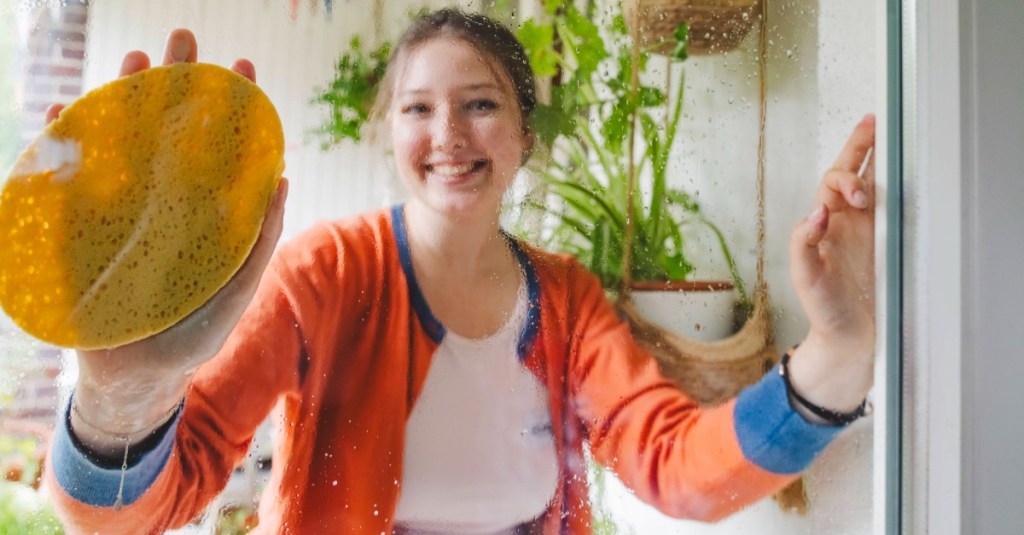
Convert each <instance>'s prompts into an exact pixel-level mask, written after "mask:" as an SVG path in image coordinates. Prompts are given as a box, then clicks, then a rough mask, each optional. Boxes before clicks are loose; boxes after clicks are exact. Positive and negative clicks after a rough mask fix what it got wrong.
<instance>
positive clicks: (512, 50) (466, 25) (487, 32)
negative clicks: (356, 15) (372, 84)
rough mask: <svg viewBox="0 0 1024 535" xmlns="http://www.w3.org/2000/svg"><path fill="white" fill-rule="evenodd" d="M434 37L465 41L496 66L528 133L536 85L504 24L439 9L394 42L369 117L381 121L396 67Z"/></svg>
mask: <svg viewBox="0 0 1024 535" xmlns="http://www.w3.org/2000/svg"><path fill="white" fill-rule="evenodd" d="M434 38H449V39H458V40H461V41H464V42H466V43H467V44H469V45H470V46H472V47H473V48H475V49H476V50H477V52H479V53H480V54H482V55H483V56H484V58H485V59H487V60H490V61H492V62H493V63H494V64H495V65H497V66H499V67H500V71H501V72H503V73H504V74H505V76H507V77H508V79H509V81H511V82H512V89H513V91H514V92H515V96H516V102H517V103H518V105H519V113H520V117H521V118H522V124H523V131H524V132H529V131H530V114H532V113H533V110H534V108H536V107H537V91H536V82H535V81H534V76H533V70H532V69H531V68H530V59H529V57H528V56H527V54H526V50H525V49H524V48H523V45H522V44H520V43H519V41H518V40H517V39H516V36H515V34H513V33H512V31H511V30H510V29H508V28H507V27H506V26H505V25H503V24H501V23H500V22H498V21H496V20H494V19H491V18H490V17H487V16H486V15H481V14H477V13H466V12H464V11H461V10H459V9H450V8H446V9H441V10H438V11H433V12H429V13H426V14H424V15H421V16H419V17H417V18H416V19H415V20H414V21H413V23H412V24H411V25H410V26H409V28H407V29H406V30H405V33H403V34H402V37H401V38H400V39H399V40H398V44H396V45H395V48H394V50H393V51H392V52H391V57H390V58H389V59H388V66H387V70H386V71H385V73H384V77H383V78H382V79H381V83H380V89H379V91H378V93H377V98H376V100H375V102H374V104H373V112H372V116H373V117H375V118H376V119H382V118H383V117H384V116H386V115H387V111H388V108H389V107H390V106H391V100H392V98H393V96H394V92H395V81H396V80H395V79H396V78H397V76H398V75H397V73H396V71H397V70H398V65H399V64H400V63H401V62H402V61H403V60H404V58H405V57H406V56H408V55H409V54H410V53H411V52H412V51H414V50H415V49H416V48H417V47H419V46H420V45H422V44H423V43H425V42H427V41H429V40H431V39H434Z"/></svg>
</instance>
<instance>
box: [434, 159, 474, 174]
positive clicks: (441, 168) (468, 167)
mask: <svg viewBox="0 0 1024 535" xmlns="http://www.w3.org/2000/svg"><path fill="white" fill-rule="evenodd" d="M485 165H487V162H486V161H485V160H476V161H473V162H467V163H463V164H427V166H426V167H427V172H428V173H435V174H438V175H444V176H459V175H464V174H466V173H471V172H473V171H479V170H480V169H483V168H484V166H485Z"/></svg>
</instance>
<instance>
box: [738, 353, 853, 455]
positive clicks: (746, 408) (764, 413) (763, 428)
mask: <svg viewBox="0 0 1024 535" xmlns="http://www.w3.org/2000/svg"><path fill="white" fill-rule="evenodd" d="M733 415H734V417H735V421H736V436H737V438H738V439H739V442H740V448H741V449H742V450H743V455H744V457H746V458H747V460H749V461H750V462H752V463H754V464H756V465H757V466H759V467H761V468H763V469H765V470H767V471H769V472H774V473H776V474H795V473H798V472H801V471H803V470H804V469H805V468H807V467H808V466H809V465H810V464H811V461H813V460H814V458H815V457H816V456H817V455H818V453H820V452H821V450H823V449H825V446H828V444H829V443H830V442H832V439H833V438H835V436H836V435H838V434H839V432H840V431H842V430H843V429H845V427H836V426H831V425H819V424H815V423H811V422H808V421H807V419H806V418H804V417H803V416H802V415H801V414H800V413H798V412H797V411H796V410H795V409H794V408H793V405H792V404H791V401H790V398H789V393H788V392H787V391H786V384H785V383H784V382H783V380H782V376H781V375H779V367H778V366H775V367H774V368H772V370H771V371H770V372H768V373H767V374H765V376H764V377H762V378H761V380H760V381H759V382H758V383H757V384H754V385H751V386H749V387H747V388H746V389H745V390H743V392H740V395H739V397H738V398H737V399H736V408H735V411H734V413H733Z"/></svg>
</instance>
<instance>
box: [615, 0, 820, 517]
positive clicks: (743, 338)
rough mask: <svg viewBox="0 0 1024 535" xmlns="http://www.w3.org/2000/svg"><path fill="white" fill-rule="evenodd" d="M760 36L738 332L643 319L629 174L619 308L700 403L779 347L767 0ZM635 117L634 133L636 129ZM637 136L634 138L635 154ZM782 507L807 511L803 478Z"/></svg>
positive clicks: (756, 374) (731, 390)
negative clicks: (672, 326) (748, 285)
mask: <svg viewBox="0 0 1024 535" xmlns="http://www.w3.org/2000/svg"><path fill="white" fill-rule="evenodd" d="M760 11H761V13H760V22H759V27H760V32H759V33H760V35H759V45H758V71H759V77H758V78H759V84H758V103H759V119H758V122H759V132H758V142H757V282H756V285H755V287H754V298H753V308H752V310H751V313H750V316H749V317H748V318H747V320H746V322H745V323H744V325H743V327H742V328H741V329H740V330H739V331H738V332H736V333H735V334H733V335H731V336H729V337H727V338H724V339H721V340H715V341H711V342H708V341H703V340H696V339H692V338H688V337H684V336H681V335H678V334H676V333H674V332H671V331H668V330H666V329H663V328H661V327H659V326H657V325H655V324H653V323H651V322H650V321H648V320H647V319H645V318H644V317H643V316H642V315H641V314H640V312H639V311H638V310H637V309H636V307H635V305H634V304H633V301H632V299H631V297H630V293H631V286H632V282H633V281H632V277H631V273H630V270H631V265H632V260H633V254H632V253H633V240H634V239H635V231H634V228H633V225H634V224H635V223H634V215H633V210H634V198H635V195H636V182H637V180H636V173H637V170H636V168H635V165H634V162H633V159H632V158H631V159H630V162H629V168H628V170H627V171H628V173H627V177H628V178H627V180H628V183H627V196H628V197H627V210H626V232H625V236H624V239H623V242H624V243H623V247H624V251H623V271H622V280H623V290H622V293H621V294H620V297H619V300H618V302H617V303H616V307H617V308H618V309H619V312H620V314H622V315H623V317H624V318H625V319H626V320H627V321H628V322H629V324H630V329H631V331H632V332H633V336H634V337H635V338H636V340H637V342H638V343H639V344H640V345H641V346H642V347H644V349H646V350H647V351H648V352H650V353H651V354H652V355H653V356H654V357H655V359H656V360H657V361H658V364H659V365H660V367H661V369H662V372H663V373H664V374H665V376H666V377H667V378H668V379H670V380H672V381H674V382H675V383H676V384H677V385H679V387H680V388H681V389H682V390H683V391H684V392H686V393H687V394H688V395H689V396H690V397H692V398H693V399H694V400H696V401H697V402H699V403H701V404H707V405H716V404H720V403H723V402H725V401H727V400H729V399H731V398H733V397H735V396H736V395H737V394H738V393H739V392H740V391H741V390H742V389H743V388H744V387H746V386H747V385H750V384H752V383H754V382H756V381H758V380H759V379H760V378H761V377H762V376H763V375H764V373H765V372H766V371H768V370H769V369H771V367H772V366H774V365H775V364H776V362H778V359H779V356H780V355H779V352H778V350H777V349H776V347H775V329H774V324H773V322H772V318H771V298H770V295H769V291H768V282H767V279H766V276H765V257H766V246H765V241H766V236H767V232H766V230H765V229H766V224H765V219H766V216H765V205H766V203H765V192H766V187H765V186H766V181H765V140H766V119H767V97H766V95H767V87H766V86H767V82H766V79H767V77H766V73H767V18H768V17H767V0H763V1H762V4H761V7H760ZM639 46H640V45H639V39H634V42H633V58H632V59H633V73H632V78H631V81H630V83H631V89H632V91H634V92H635V91H637V88H638V86H639V73H638V70H639V69H638V65H639ZM635 128H636V125H635V121H634V124H633V125H631V130H632V132H631V134H635ZM633 139H635V135H631V137H630V150H631V154H632V150H633V145H632V144H633V143H634V141H633ZM775 498H776V500H777V501H778V502H779V506H780V507H781V508H782V509H784V510H795V511H797V512H798V513H800V514H804V513H806V511H807V496H806V492H805V489H804V486H803V480H802V479H798V480H796V481H794V482H793V483H792V484H790V485H789V486H788V487H786V488H785V489H783V490H782V491H780V492H779V493H777V494H776V496H775Z"/></svg>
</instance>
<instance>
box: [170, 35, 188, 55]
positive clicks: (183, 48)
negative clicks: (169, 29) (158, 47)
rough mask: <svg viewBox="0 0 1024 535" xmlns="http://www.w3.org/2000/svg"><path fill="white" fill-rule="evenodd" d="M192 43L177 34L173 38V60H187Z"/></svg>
mask: <svg viewBox="0 0 1024 535" xmlns="http://www.w3.org/2000/svg"><path fill="white" fill-rule="evenodd" d="M189 47H190V44H189V42H188V39H183V38H181V37H177V36H175V38H174V39H172V40H171V59H172V60H173V61H187V60H188V53H189V52H190V50H189Z"/></svg>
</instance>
